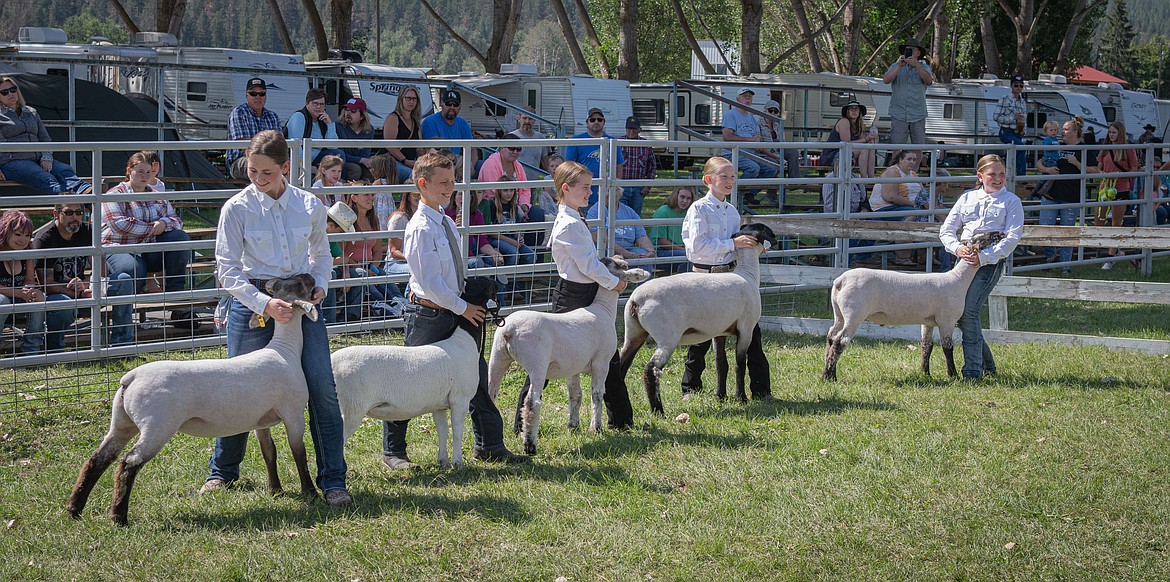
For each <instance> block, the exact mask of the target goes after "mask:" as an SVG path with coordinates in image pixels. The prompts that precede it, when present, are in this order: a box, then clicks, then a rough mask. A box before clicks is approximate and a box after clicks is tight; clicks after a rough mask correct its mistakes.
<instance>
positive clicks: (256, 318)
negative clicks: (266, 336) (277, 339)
mask: <svg viewBox="0 0 1170 582" xmlns="http://www.w3.org/2000/svg"><path fill="white" fill-rule="evenodd" d="M265 321H266V318H265V317H264V316H263V315H261V314H259V313H253V314H252V317H249V318H248V329H256V328H258V327H264V324H265Z"/></svg>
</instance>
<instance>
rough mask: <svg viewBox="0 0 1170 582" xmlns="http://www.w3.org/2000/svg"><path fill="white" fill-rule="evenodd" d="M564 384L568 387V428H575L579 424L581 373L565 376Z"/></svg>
mask: <svg viewBox="0 0 1170 582" xmlns="http://www.w3.org/2000/svg"><path fill="white" fill-rule="evenodd" d="M565 385H566V386H568V388H569V428H577V427H579V426H581V375H580V374H573V375H572V376H569V377H568V378H565Z"/></svg>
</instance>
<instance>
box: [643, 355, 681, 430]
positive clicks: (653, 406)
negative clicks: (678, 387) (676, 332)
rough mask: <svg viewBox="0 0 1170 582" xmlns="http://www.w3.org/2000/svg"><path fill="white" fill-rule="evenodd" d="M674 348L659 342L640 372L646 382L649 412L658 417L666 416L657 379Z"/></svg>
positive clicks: (660, 375)
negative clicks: (644, 367)
mask: <svg viewBox="0 0 1170 582" xmlns="http://www.w3.org/2000/svg"><path fill="white" fill-rule="evenodd" d="M674 348H675V346H673V345H665V344H659V345H658V347H657V348H656V349H655V350H654V355H653V356H650V361H649V362H646V369H645V370H644V371H643V373H642V380H643V382H645V384H646V400H647V401H648V402H649V403H650V412H652V413H654V414H656V415H658V416H660V417H664V416H666V410H665V409H663V407H662V395H661V394H660V393H659V390H658V379H659V378H661V377H662V369H663V368H665V367H666V363H667V362H668V361H670V354H671V353H672V352H674Z"/></svg>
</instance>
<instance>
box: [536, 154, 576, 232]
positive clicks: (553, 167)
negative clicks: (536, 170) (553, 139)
mask: <svg viewBox="0 0 1170 582" xmlns="http://www.w3.org/2000/svg"><path fill="white" fill-rule="evenodd" d="M563 163H565V158H562V157H561V155H560V154H556V153H554V154H549V155H547V156H545V157H544V171H545V174H546V175H543V176H541V179H543V180H551V179H552V177H553V176H554V175H556V171H557V168H559V167H560V166H561V164H563ZM538 200H539V202H538V203H539V204H540V209H541V210H544V211H545V213H546V214H545V216H547V215H548V214H547V213H548V212H550V211H552V210H553V209H555V208H556V207H557V198H556V193H555V192H553V189H552V188H541V189H540V197H539V198H538ZM573 210H576V211H578V212H580V211H581V209H580V208H574V209H573Z"/></svg>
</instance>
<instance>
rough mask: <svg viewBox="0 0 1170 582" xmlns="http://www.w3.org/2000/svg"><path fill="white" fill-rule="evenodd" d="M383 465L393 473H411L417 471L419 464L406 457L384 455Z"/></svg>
mask: <svg viewBox="0 0 1170 582" xmlns="http://www.w3.org/2000/svg"><path fill="white" fill-rule="evenodd" d="M382 464H383V465H386V468H387V469H390V470H391V471H409V470H411V469H417V468H418V464H417V463H412V462H411V461H410V457H407V456H406V455H401V456H399V455H382Z"/></svg>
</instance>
